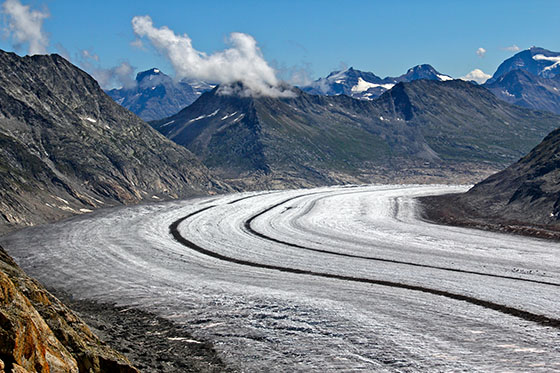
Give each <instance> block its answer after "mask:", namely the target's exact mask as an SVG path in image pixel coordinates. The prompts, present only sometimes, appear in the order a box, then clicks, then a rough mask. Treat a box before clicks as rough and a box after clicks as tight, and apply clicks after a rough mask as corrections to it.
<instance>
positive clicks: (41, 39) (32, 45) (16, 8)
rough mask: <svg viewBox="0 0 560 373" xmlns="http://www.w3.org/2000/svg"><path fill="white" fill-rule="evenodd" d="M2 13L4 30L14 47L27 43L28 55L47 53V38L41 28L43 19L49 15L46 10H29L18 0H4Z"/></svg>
mask: <svg viewBox="0 0 560 373" xmlns="http://www.w3.org/2000/svg"><path fill="white" fill-rule="evenodd" d="M2 13H3V14H5V15H7V28H6V31H7V32H8V34H9V35H10V36H11V37H12V39H13V41H14V44H15V47H16V48H20V47H21V46H22V45H23V44H25V43H28V44H29V49H28V51H29V52H28V53H29V54H30V55H34V54H45V53H47V45H48V44H49V39H48V37H47V36H46V35H45V33H44V32H43V30H42V27H43V20H44V19H45V18H48V17H49V12H48V11H47V10H45V11H43V12H41V11H38V10H31V8H30V7H29V5H22V4H21V3H20V2H19V0H6V1H4V3H3V4H2Z"/></svg>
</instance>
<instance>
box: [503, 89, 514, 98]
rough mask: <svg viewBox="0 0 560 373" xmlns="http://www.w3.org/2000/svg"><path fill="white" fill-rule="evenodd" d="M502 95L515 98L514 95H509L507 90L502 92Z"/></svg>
mask: <svg viewBox="0 0 560 373" xmlns="http://www.w3.org/2000/svg"><path fill="white" fill-rule="evenodd" d="M502 93H503V94H504V95H506V96H509V97H515V95H512V94H511V93H509V91H508V90H507V89H506V90H505V91H502Z"/></svg>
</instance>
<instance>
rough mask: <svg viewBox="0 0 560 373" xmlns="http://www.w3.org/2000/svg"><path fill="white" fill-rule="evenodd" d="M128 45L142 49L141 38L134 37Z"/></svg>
mask: <svg viewBox="0 0 560 373" xmlns="http://www.w3.org/2000/svg"><path fill="white" fill-rule="evenodd" d="M130 45H131V46H133V47H134V48H138V49H142V50H144V49H145V48H144V43H142V40H140V39H134V41H131V42H130Z"/></svg>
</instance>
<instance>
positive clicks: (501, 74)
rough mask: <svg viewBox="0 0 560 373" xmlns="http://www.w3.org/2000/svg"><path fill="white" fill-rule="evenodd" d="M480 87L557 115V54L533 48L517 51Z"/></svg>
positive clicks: (559, 66) (559, 62) (559, 59)
mask: <svg viewBox="0 0 560 373" xmlns="http://www.w3.org/2000/svg"><path fill="white" fill-rule="evenodd" d="M484 87H485V88H487V89H488V90H490V91H491V92H492V93H494V94H495V95H496V96H497V97H499V98H500V99H502V100H504V101H506V102H509V103H511V104H515V105H519V106H523V107H527V108H531V109H537V110H547V111H551V112H553V113H557V114H560V53H557V52H551V51H549V50H546V49H543V48H536V47H533V48H531V49H528V50H524V51H522V52H519V53H517V54H516V55H515V56H513V57H511V58H509V59H507V60H506V61H504V62H503V63H502V64H501V65H500V66H499V67H498V69H497V70H496V73H495V74H494V76H493V77H492V79H490V80H488V82H486V83H485V84H484Z"/></svg>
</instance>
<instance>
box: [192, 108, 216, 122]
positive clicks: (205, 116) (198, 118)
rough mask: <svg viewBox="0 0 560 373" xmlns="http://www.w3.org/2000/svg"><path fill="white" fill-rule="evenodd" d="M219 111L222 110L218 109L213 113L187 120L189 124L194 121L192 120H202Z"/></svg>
mask: <svg viewBox="0 0 560 373" xmlns="http://www.w3.org/2000/svg"><path fill="white" fill-rule="evenodd" d="M219 111H220V109H216V111H214V112H213V113H211V114H206V115H201V116H199V117H196V118H194V119H191V120H189V121H188V122H187V124H189V123H192V122H196V121H197V120H201V119H204V118H210V117H213V116H214V115H216V114H218V112H219Z"/></svg>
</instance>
